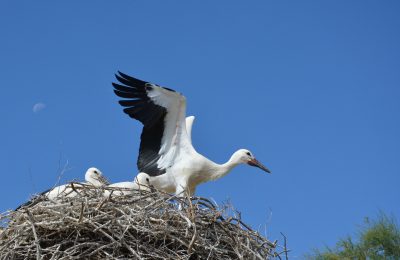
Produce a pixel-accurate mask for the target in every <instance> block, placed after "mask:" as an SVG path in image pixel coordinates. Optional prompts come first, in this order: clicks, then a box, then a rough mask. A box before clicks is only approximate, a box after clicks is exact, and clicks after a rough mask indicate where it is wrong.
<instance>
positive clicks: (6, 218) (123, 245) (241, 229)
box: [0, 186, 280, 259]
mask: <svg viewBox="0 0 400 260" xmlns="http://www.w3.org/2000/svg"><path fill="white" fill-rule="evenodd" d="M103 192H104V190H102V189H94V188H92V187H85V186H84V187H83V188H82V190H81V191H80V192H79V194H80V195H79V196H75V197H72V198H61V199H60V200H59V201H57V202H54V201H49V200H46V199H45V198H43V196H39V197H36V198H35V199H34V200H33V201H32V203H30V205H27V206H24V207H22V208H20V209H18V210H17V211H10V212H6V213H3V214H1V215H0V224H1V226H3V228H2V230H0V259H269V258H272V257H279V254H278V253H277V252H276V248H277V243H276V241H275V242H270V241H268V240H267V239H266V238H264V237H262V236H260V235H259V234H258V232H255V231H253V230H252V229H251V228H250V227H248V226H247V225H246V224H244V223H243V222H242V221H241V219H240V217H236V216H235V214H234V215H232V213H231V214H230V215H231V216H227V213H226V207H224V208H219V207H217V206H215V204H214V203H212V202H211V201H210V200H208V199H205V198H200V197H194V198H190V199H189V198H177V197H175V196H172V195H168V194H165V193H163V192H160V191H155V190H152V191H151V192H148V191H135V192H134V193H133V194H131V195H125V196H113V194H111V197H109V198H104V196H103ZM239 215H240V214H239ZM279 258H280V257H279Z"/></svg>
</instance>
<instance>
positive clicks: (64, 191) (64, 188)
mask: <svg viewBox="0 0 400 260" xmlns="http://www.w3.org/2000/svg"><path fill="white" fill-rule="evenodd" d="M85 181H86V183H84V184H89V185H93V186H95V187H101V186H105V185H107V184H108V181H107V180H106V179H105V177H104V176H103V174H102V172H101V171H100V170H99V169H97V168H94V167H92V168H89V169H88V170H87V171H86V173H85ZM74 185H75V186H74V188H79V186H80V185H79V183H78V184H74ZM74 188H73V187H72V186H71V184H70V183H68V184H64V185H61V186H57V187H55V188H52V189H51V190H49V191H47V192H43V193H42V194H43V195H44V196H46V197H47V198H48V199H50V200H56V199H58V198H61V197H74V196H76V195H78V194H77V192H76V191H75V190H74Z"/></svg>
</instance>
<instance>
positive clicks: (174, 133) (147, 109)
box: [112, 72, 271, 196]
mask: <svg viewBox="0 0 400 260" xmlns="http://www.w3.org/2000/svg"><path fill="white" fill-rule="evenodd" d="M115 76H116V78H117V80H118V81H119V82H120V83H121V84H117V83H112V85H113V86H114V88H115V89H114V92H115V94H116V95H117V96H119V97H121V98H124V99H123V100H120V101H119V104H120V105H121V106H123V107H125V109H124V110H123V111H124V112H125V113H126V114H128V115H129V116H130V117H131V118H134V119H136V120H139V121H140V122H141V123H142V124H143V130H142V134H141V143H140V149H139V156H138V160H137V166H138V168H139V171H140V172H139V174H138V176H137V177H136V181H137V182H138V183H140V184H143V185H148V184H150V185H152V186H154V187H155V188H157V189H160V190H163V191H165V192H169V193H175V194H177V195H180V196H182V195H184V192H185V191H186V192H188V193H189V195H193V194H194V192H195V190H196V186H197V185H199V184H201V183H204V182H207V181H210V180H216V179H219V178H221V177H223V176H225V175H226V174H228V173H229V172H230V171H231V170H232V169H233V168H234V167H235V166H237V165H239V164H248V165H251V166H256V167H258V168H260V169H262V170H263V171H265V172H268V173H271V172H270V170H269V169H268V168H267V167H265V166H264V165H263V164H261V163H260V162H259V161H258V160H257V159H256V158H255V157H254V156H253V154H252V153H251V152H250V151H249V150H246V149H240V150H238V151H236V152H235V153H233V155H232V156H231V158H230V159H229V160H228V161H227V162H226V163H224V164H217V163H215V162H213V161H211V160H209V159H207V158H206V157H204V156H203V155H201V154H199V153H198V152H196V150H195V149H194V148H193V146H192V140H191V130H192V124H193V120H194V117H193V116H192V117H188V118H185V117H186V98H185V97H184V96H183V95H181V94H180V93H178V92H176V91H174V90H172V89H169V88H165V87H160V86H158V85H156V84H152V83H149V82H145V81H142V80H139V79H136V78H133V77H131V76H128V75H126V74H124V73H121V72H118V74H116V75H115Z"/></svg>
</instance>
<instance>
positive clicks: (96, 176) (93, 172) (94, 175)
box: [85, 167, 109, 186]
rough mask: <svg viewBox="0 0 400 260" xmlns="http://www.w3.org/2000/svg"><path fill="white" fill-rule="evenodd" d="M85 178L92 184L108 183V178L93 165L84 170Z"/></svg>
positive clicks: (101, 184)
mask: <svg viewBox="0 0 400 260" xmlns="http://www.w3.org/2000/svg"><path fill="white" fill-rule="evenodd" d="M85 180H86V181H87V182H89V183H90V184H92V185H94V186H104V185H108V184H109V182H108V180H107V179H106V178H105V177H104V176H103V173H102V172H101V171H100V170H99V169H97V168H95V167H91V168H89V169H88V170H87V171H86V174H85Z"/></svg>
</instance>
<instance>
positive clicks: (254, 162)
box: [247, 158, 271, 173]
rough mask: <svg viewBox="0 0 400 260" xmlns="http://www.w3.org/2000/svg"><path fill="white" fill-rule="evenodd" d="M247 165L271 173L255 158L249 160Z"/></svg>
mask: <svg viewBox="0 0 400 260" xmlns="http://www.w3.org/2000/svg"><path fill="white" fill-rule="evenodd" d="M247 164H248V165H250V166H255V167H258V168H260V169H261V170H263V171H265V172H268V173H271V171H270V170H269V169H268V168H267V167H265V166H264V165H263V164H262V163H260V162H259V161H258V160H257V159H256V158H253V159H251V160H249V161H248V162H247Z"/></svg>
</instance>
